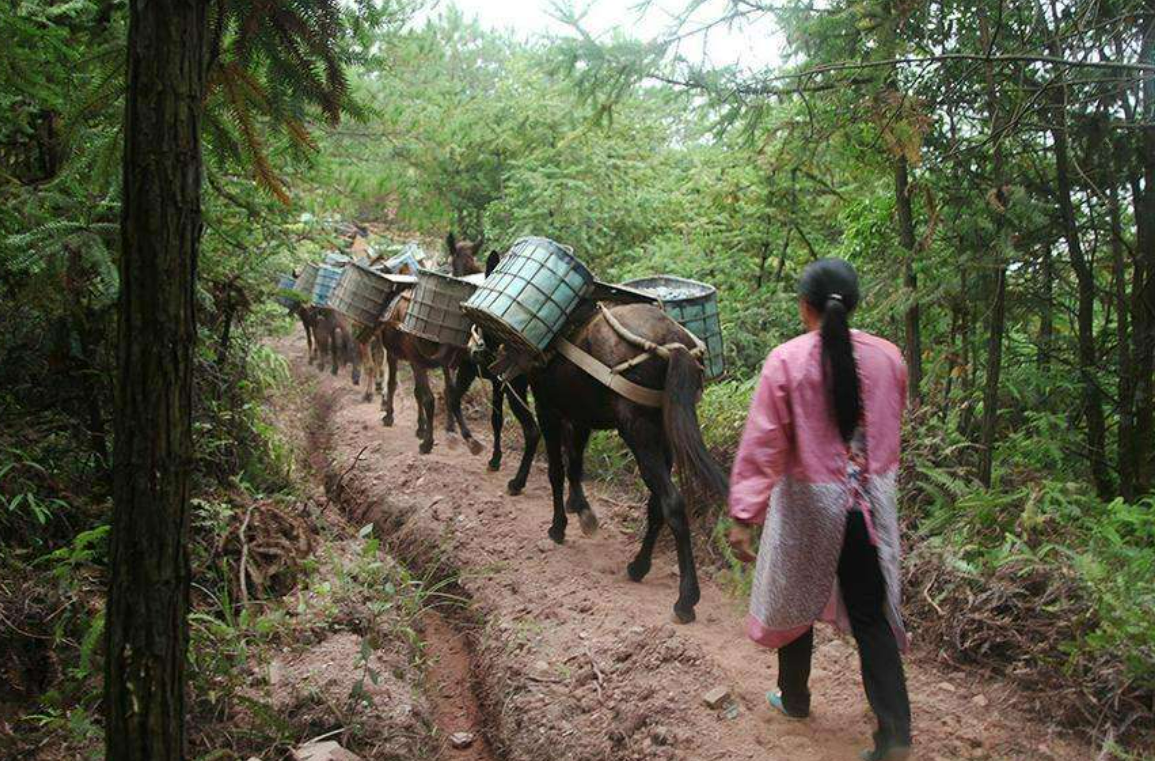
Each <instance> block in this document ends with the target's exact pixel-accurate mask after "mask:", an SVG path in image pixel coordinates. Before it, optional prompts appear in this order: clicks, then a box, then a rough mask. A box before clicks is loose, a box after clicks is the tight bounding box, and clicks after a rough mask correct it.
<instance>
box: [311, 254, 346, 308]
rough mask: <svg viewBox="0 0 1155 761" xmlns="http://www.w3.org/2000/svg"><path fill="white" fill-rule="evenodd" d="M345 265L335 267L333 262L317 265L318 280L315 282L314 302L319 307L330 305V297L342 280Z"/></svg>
mask: <svg viewBox="0 0 1155 761" xmlns="http://www.w3.org/2000/svg"><path fill="white" fill-rule="evenodd" d="M344 272H345V268H344V267H334V266H333V265H331V264H322V265H321V266H319V267H317V282H316V283H314V284H313V303H314V304H316V305H317V306H319V307H323V306H328V305H329V297H330V296H331V295H333V289H334V288H336V287H337V283H339V282H341V275H342V274H343V273H344Z"/></svg>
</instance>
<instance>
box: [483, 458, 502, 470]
mask: <svg viewBox="0 0 1155 761" xmlns="http://www.w3.org/2000/svg"><path fill="white" fill-rule="evenodd" d="M485 467H486V468H487V469H488V470H489V472H490V473H496V472H497V471H499V470H501V459H500V458H498V459H493V460H490V461H489V464H488V465H486V466H485Z"/></svg>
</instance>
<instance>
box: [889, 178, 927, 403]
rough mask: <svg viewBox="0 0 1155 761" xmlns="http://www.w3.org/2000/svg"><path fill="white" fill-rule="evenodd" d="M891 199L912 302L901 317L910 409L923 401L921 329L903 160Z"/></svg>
mask: <svg viewBox="0 0 1155 761" xmlns="http://www.w3.org/2000/svg"><path fill="white" fill-rule="evenodd" d="M894 197H895V198H894V200H895V205H896V206H895V208H896V209H897V211H898V242H899V243H900V244H901V245H902V247H903V248H904V249H906V264H905V266H904V267H903V278H902V284H903V286H904V287H905V288H906V290H907V292H908V293H909V295H910V297H911V298H913V299H914V302H913V303H912V304H911V305H910V306H909V307H908V308H907V310H906V315H905V316H904V326H905V333H906V368H907V373H908V375H909V382H908V385H907V397H908V398H909V401H910V404H911V406H917V405H918V403H919V402H920V401H921V400H922V330H921V327H920V325H919V323H920V321H921V318H920V311H921V310H920V309H919V303H918V278H917V276H916V275H915V272H914V250H915V245H916V244H915V239H914V214H913V211H912V209H911V203H910V178H909V175H908V172H907V164H906V159H905V158H903V157H899V158H897V159H895V162H894Z"/></svg>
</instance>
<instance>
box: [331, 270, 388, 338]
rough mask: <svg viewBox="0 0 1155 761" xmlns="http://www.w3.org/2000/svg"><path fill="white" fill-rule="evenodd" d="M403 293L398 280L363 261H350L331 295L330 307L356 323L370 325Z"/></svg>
mask: <svg viewBox="0 0 1155 761" xmlns="http://www.w3.org/2000/svg"><path fill="white" fill-rule="evenodd" d="M399 292H400V286H399V284H398V283H397V282H396V280H395V279H392V278H390V277H389V276H388V275H386V274H385V273H382V272H378V271H377V270H374V269H371V268H370V267H367V266H365V265H364V264H356V263H354V264H350V265H348V266H346V267H345V274H344V275H343V276H342V277H341V280H340V281H339V282H338V283H337V287H336V288H334V289H333V293H332V294H331V295H330V296H329V306H331V307H333V308H334V309H336V310H337V311H338V312H341V313H342V314H345V315H348V317H349V318H350V319H351V320H353V321H354V322H356V323H359V324H361V325H366V326H371V325H376V324H377V319H378V318H379V317H380V316H381V313H382V312H384V311H385V307H387V306H388V305H389V302H391V301H392V300H393V297H394V296H396V295H397V293H399Z"/></svg>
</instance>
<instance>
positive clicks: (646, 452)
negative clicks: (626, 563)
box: [619, 413, 701, 624]
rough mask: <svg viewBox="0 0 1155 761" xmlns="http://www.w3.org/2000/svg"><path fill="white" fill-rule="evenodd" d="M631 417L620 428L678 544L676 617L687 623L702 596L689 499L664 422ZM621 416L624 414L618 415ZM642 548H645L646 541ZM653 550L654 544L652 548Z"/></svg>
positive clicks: (650, 527)
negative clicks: (678, 479) (677, 476)
mask: <svg viewBox="0 0 1155 761" xmlns="http://www.w3.org/2000/svg"><path fill="white" fill-rule="evenodd" d="M630 418H632V419H630ZM630 418H627V419H628V420H629V422H628V423H626V424H624V425H622V426H621V427H620V428H619V430H620V432H621V434H622V438H624V439H625V440H626V444H627V445H628V446H629V447H630V451H632V452H633V453H634V458H635V459H637V461H638V470H639V471H640V472H641V474H642V480H643V481H645V483H646V487H647V488H648V489H649V490H650V495H651V496H650V499H651V501H652V500H655V499H656V500H657V501H658V504H659V505H660V506H661V511H662V518H663V519H664V520H665V523H666V525H667V526H669V527H670V532H671V533H672V534H673V535H674V544H675V545H676V546H677V548H678V573H679V576H680V581H679V584H678V600H677V602H675V603H674V618H675V620H677V621H678V622H679V623H683V624H688V623H690V622H691V621H693V620H694V606H695V605H697V604H698V600H699V599H700V598H701V591H700V590H699V588H698V571H697V568H696V567H695V566H694V550H693V547H692V545H691V542H690V523H689V521H688V520H687V519H686V502H685V500H684V499H682V495H681V494H680V493H679V492H678V489H677V487H676V486H675V485H674V481H673V479H672V478H671V477H670V466H669V459H668V456H667V454H666V445H665V438H664V435H663V431H662V426H661V423H660V422H658V421H656V420H652V419H649V418H644V417H640V416H638V415H637V414H636V413H634V414H632V415H631V416H630ZM620 419H622V417H621V416H620V415H619V420H620ZM652 528H653V527H652V525H651V526H647V529H646V533H647V536H648V534H649V533H650V531H651V530H652ZM655 539H656V536H655ZM642 549H643V550H644V549H645V543H644V542H643V547H642ZM652 550H653V546H652V545H651V546H650V551H651V552H652ZM640 555H641V553H640V552H639V556H640ZM639 570H640V568H639Z"/></svg>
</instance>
